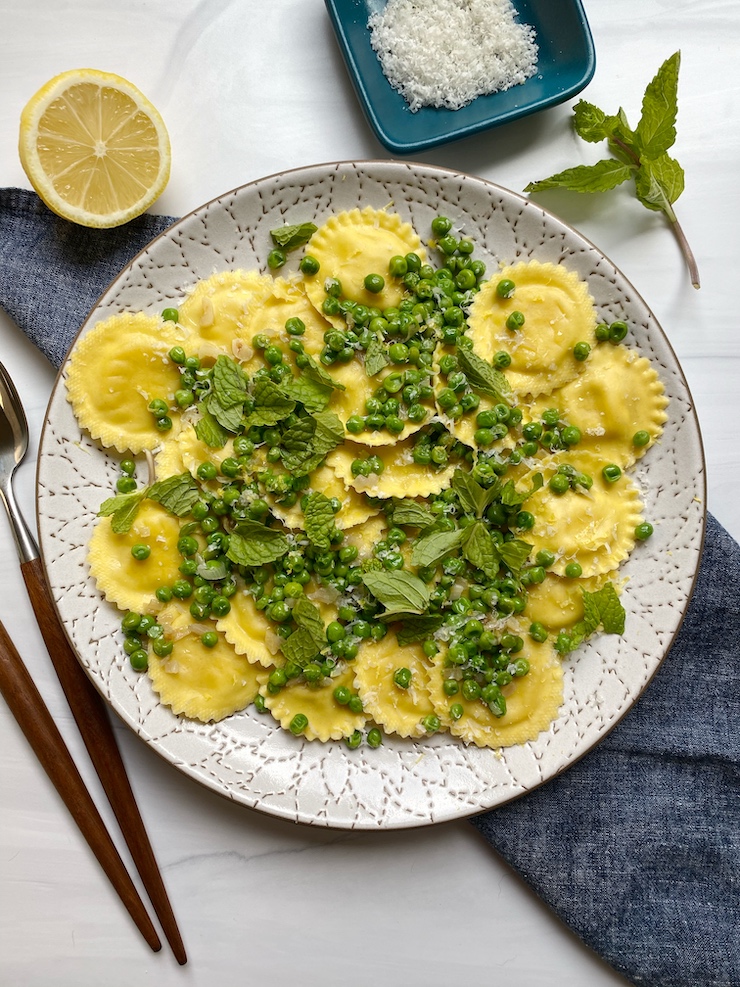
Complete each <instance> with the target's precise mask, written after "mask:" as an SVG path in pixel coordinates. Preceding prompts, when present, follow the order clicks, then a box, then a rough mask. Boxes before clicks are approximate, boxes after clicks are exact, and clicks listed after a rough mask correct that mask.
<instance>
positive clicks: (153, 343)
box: [67, 312, 182, 454]
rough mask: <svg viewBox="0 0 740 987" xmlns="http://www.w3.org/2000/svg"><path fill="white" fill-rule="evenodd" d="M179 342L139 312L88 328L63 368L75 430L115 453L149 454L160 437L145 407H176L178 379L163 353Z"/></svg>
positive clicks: (154, 319)
mask: <svg viewBox="0 0 740 987" xmlns="http://www.w3.org/2000/svg"><path fill="white" fill-rule="evenodd" d="M181 342H182V333H179V332H178V331H177V330H176V329H175V327H174V326H173V325H172V323H166V322H165V323H163V322H162V320H161V319H160V318H159V317H158V316H151V315H144V314H143V313H136V314H133V315H132V314H130V313H128V312H124V313H121V314H120V315H113V316H111V317H110V318H108V319H104V320H103V321H102V322H98V323H97V324H96V325H95V326H93V327H92V329H90V330H89V332H87V333H85V335H84V336H83V337H82V338H81V339H80V340H79V341H78V342H77V344H76V346H75V347H74V348H73V350H72V353H71V354H70V358H69V361H68V363H67V400H68V401H69V403H70V404H71V405H72V410H73V411H74V414H75V417H76V418H77V421H78V422H79V424H80V426H81V427H82V428H84V429H87V431H88V432H89V433H90V435H91V436H92V438H93V439H99V440H100V442H101V443H102V444H103V445H104V446H108V447H110V448H113V449H117V450H118V452H132V453H134V454H136V453H139V452H143V451H144V450H145V449H155V448H156V447H157V446H158V445H159V444H160V443H161V442H162V437H163V433H162V431H161V430H160V429H159V428H158V427H157V422H156V419H155V417H154V415H153V414H152V412H151V411H150V410H149V407H148V405H149V402H150V401H152V400H154V399H155V398H159V399H161V400H163V401H166V402H167V404H168V405H169V406H170V407H171V408H173V407H176V405H175V404H174V396H175V391H176V390H177V389H178V388H179V386H180V376H179V373H178V370H177V367H176V366H175V364H174V363H173V362H172V361H171V360H170V358H169V355H168V354H169V351H170V349H171V348H172V347H173V346H177V345H179V344H180V343H181ZM171 414H172V415H173V416H174V417H173V421H174V420H176V418H177V415H176V414H174V413H171Z"/></svg>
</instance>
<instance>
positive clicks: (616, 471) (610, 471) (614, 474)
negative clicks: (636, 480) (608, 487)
mask: <svg viewBox="0 0 740 987" xmlns="http://www.w3.org/2000/svg"><path fill="white" fill-rule="evenodd" d="M601 475H602V476H603V477H604V479H605V480H606V482H607V483H616V482H617V480H618V479H619V478H620V477H621V476H622V471H621V469H620V468H619V467H618V466H617V465H616V463H608V464H607V465H606V466H605V467H604V468H603V469H602V471H601Z"/></svg>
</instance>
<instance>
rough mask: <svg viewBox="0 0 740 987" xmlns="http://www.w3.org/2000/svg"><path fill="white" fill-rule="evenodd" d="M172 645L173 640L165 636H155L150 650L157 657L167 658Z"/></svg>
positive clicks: (170, 652)
mask: <svg viewBox="0 0 740 987" xmlns="http://www.w3.org/2000/svg"><path fill="white" fill-rule="evenodd" d="M174 646H175V645H174V642H173V641H170V639H169V638H166V637H157V638H155V639H154V640H153V641H152V651H153V652H154V654H155V655H156V656H157V658H167V657H168V655H171V654H172V649H173V648H174Z"/></svg>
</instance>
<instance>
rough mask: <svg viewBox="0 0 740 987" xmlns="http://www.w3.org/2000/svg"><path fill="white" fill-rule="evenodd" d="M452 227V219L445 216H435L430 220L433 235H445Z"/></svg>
mask: <svg viewBox="0 0 740 987" xmlns="http://www.w3.org/2000/svg"><path fill="white" fill-rule="evenodd" d="M451 229H452V220H451V219H448V218H447V217H446V216H435V217H434V219H433V220H432V233H433V234H434V235H435V236H447V234H448V233H449V232H450V230H451Z"/></svg>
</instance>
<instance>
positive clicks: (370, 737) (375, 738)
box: [367, 727, 383, 748]
mask: <svg viewBox="0 0 740 987" xmlns="http://www.w3.org/2000/svg"><path fill="white" fill-rule="evenodd" d="M367 743H368V746H369V747H373V748H376V747H380V745H381V744H382V743H383V734H382V733H381V731H380V730H379V729H378V728H377V727H372V728H371V729H370V730H368V732H367Z"/></svg>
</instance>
